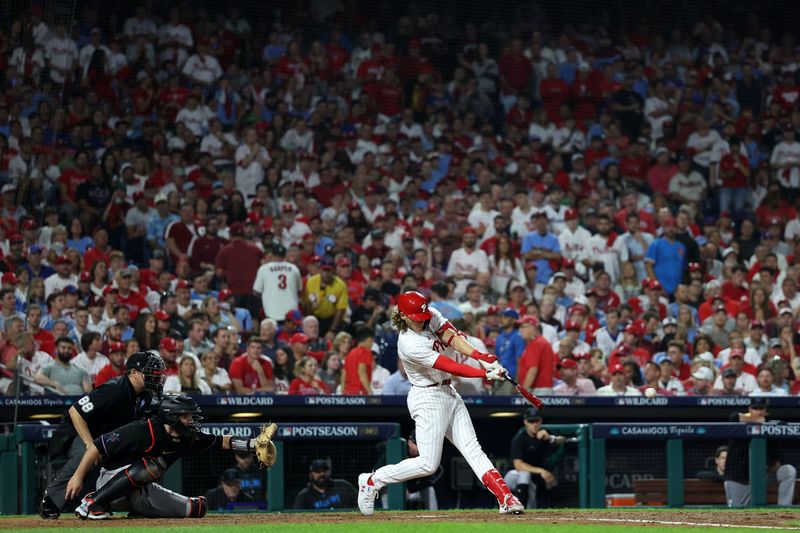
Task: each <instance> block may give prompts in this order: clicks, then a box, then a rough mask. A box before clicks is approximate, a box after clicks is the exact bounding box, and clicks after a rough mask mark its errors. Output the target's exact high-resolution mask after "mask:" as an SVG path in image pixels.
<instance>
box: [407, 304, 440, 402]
mask: <svg viewBox="0 0 800 533" xmlns="http://www.w3.org/2000/svg"><path fill="white" fill-rule="evenodd" d="M425 308H426V309H428V310H429V311H430V312H431V319H430V321H429V322H428V327H427V328H426V329H424V330H422V331H421V332H420V333H417V332H416V331H411V330H410V329H407V330H406V331H404V332H403V333H401V334H400V336H399V338H398V339H397V355H398V356H399V357H400V359H402V360H403V366H404V367H405V369H406V374H407V375H408V381H410V382H411V384H412V385H416V386H417V387H427V386H428V385H433V384H434V383H439V382H440V381H444V380H446V379H449V378H450V374H449V373H447V372H442V371H441V370H436V369H435V368H433V364H434V363H435V362H436V359H437V358H438V357H439V355H440V354H444V355H446V356H448V357H450V358H451V359H452V358H453V350H452V349H451V348H448V347H447V346H446V345H445V344H444V343H443V342H442V341H441V340H440V339H439V337H438V336H436V332H437V331H438V330H439V329H440V328H441V327H442V326H444V325H445V324H446V323H447V319H446V318H444V317H443V316H442V314H441V313H440V312H439V311H437V310H436V309H433V308H428V307H427V305H426V306H425Z"/></svg>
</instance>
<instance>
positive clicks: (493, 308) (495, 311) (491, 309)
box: [486, 305, 500, 315]
mask: <svg viewBox="0 0 800 533" xmlns="http://www.w3.org/2000/svg"><path fill="white" fill-rule="evenodd" d="M486 314H487V315H497V314H500V310H499V309H498V308H497V306H496V305H490V306H489V307H488V308H486Z"/></svg>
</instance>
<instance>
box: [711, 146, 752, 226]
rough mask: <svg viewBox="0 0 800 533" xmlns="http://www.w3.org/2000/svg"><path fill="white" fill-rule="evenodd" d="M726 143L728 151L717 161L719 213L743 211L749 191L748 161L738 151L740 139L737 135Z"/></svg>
mask: <svg viewBox="0 0 800 533" xmlns="http://www.w3.org/2000/svg"><path fill="white" fill-rule="evenodd" d="M728 144H729V145H730V152H729V153H727V154H725V155H724V156H722V159H720V162H719V184H718V185H719V186H720V189H719V210H720V213H721V212H723V211H730V212H732V213H743V212H744V208H745V204H746V203H747V197H748V195H749V193H750V189H749V187H748V185H749V183H748V180H749V178H750V162H749V161H748V159H747V157H746V156H744V155H742V154H741V153H740V152H739V150H740V148H741V141H739V139H738V138H737V137H733V138H731V140H730V141H728ZM712 175H713V174H712ZM712 186H714V184H712Z"/></svg>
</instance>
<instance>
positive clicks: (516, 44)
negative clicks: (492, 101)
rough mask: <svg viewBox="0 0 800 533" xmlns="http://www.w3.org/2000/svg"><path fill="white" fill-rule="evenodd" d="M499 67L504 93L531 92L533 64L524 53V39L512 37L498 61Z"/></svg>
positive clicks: (518, 93)
mask: <svg viewBox="0 0 800 533" xmlns="http://www.w3.org/2000/svg"><path fill="white" fill-rule="evenodd" d="M497 67H498V70H499V72H500V84H501V92H502V93H503V94H505V95H508V96H519V95H525V94H528V93H529V92H530V83H531V77H532V76H533V66H532V65H531V62H530V60H529V59H528V58H527V57H525V55H524V54H523V53H522V41H520V40H519V39H512V41H511V43H510V44H509V46H508V48H507V49H506V52H505V53H504V54H503V56H502V57H501V58H500V61H498V62H497ZM512 104H513V102H512Z"/></svg>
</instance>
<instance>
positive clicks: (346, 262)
mask: <svg viewBox="0 0 800 533" xmlns="http://www.w3.org/2000/svg"><path fill="white" fill-rule="evenodd" d="M336 266H339V267H349V266H353V263H351V262H350V259H348V258H347V257H340V258H339V259H337V260H336ZM412 266H413V265H412Z"/></svg>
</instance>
